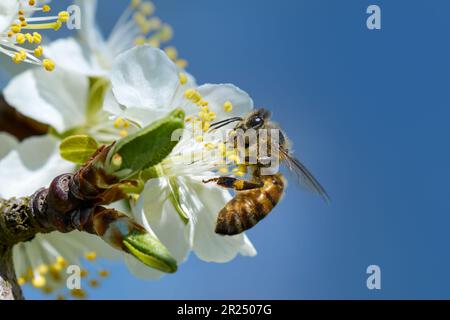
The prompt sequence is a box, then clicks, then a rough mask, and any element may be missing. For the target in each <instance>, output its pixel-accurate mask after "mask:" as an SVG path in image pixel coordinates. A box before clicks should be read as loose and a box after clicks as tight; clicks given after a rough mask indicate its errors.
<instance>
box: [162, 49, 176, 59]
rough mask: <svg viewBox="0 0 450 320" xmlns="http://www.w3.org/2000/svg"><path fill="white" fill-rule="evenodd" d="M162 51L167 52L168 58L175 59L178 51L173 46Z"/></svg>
mask: <svg viewBox="0 0 450 320" xmlns="http://www.w3.org/2000/svg"><path fill="white" fill-rule="evenodd" d="M164 52H165V53H166V54H167V56H168V57H169V59H170V60H173V61H174V60H176V59H177V57H178V51H177V49H176V48H175V47H166V48H165V49H164Z"/></svg>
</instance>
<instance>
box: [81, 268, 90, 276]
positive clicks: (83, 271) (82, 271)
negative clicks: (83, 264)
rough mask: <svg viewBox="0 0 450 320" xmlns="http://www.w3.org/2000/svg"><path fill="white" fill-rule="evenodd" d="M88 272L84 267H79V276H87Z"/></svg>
mask: <svg viewBox="0 0 450 320" xmlns="http://www.w3.org/2000/svg"><path fill="white" fill-rule="evenodd" d="M88 273H89V272H88V271H87V270H86V269H81V271H80V276H81V277H82V278H85V277H87V275H88Z"/></svg>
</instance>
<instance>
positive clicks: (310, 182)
mask: <svg viewBox="0 0 450 320" xmlns="http://www.w3.org/2000/svg"><path fill="white" fill-rule="evenodd" d="M279 151H280V153H281V159H282V160H283V161H284V163H285V164H286V166H287V167H288V169H289V171H291V172H292V173H294V174H295V175H296V176H297V181H298V182H299V183H300V184H301V185H302V186H305V187H306V188H307V189H308V190H310V191H312V192H314V193H317V194H319V195H320V196H321V197H322V198H323V199H324V200H325V201H326V202H327V203H329V202H330V197H329V195H328V194H327V192H326V191H325V189H324V188H323V187H322V186H321V184H320V183H319V181H317V180H316V178H314V176H313V175H312V173H311V172H309V170H308V169H307V168H306V167H305V166H304V165H303V164H302V163H301V162H300V161H299V160H297V159H296V158H294V157H293V156H292V155H290V154H289V152H288V151H287V150H286V149H284V148H282V147H280V150H279Z"/></svg>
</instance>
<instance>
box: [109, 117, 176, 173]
mask: <svg viewBox="0 0 450 320" xmlns="http://www.w3.org/2000/svg"><path fill="white" fill-rule="evenodd" d="M183 126H184V112H183V111H182V110H180V109H176V110H174V111H172V112H171V113H170V114H169V115H168V116H167V117H165V118H163V119H161V120H159V121H156V122H154V123H152V124H151V125H149V126H147V127H144V128H143V129H141V130H139V131H137V132H136V133H134V134H132V135H129V136H127V137H126V138H123V139H121V140H119V141H118V142H117V143H116V144H115V145H114V146H113V147H112V148H111V150H110V151H109V153H108V159H107V162H106V170H107V171H108V172H109V173H111V174H114V175H116V176H117V177H119V178H120V179H125V178H127V177H130V176H132V175H134V174H136V173H139V172H140V171H141V170H143V169H146V168H149V167H152V166H155V165H157V164H159V163H160V162H161V161H162V160H164V158H166V157H167V156H168V155H169V154H170V152H171V151H172V149H173V148H174V147H175V146H176V144H177V143H178V140H175V139H173V138H172V133H173V132H174V131H175V130H178V129H182V128H183Z"/></svg>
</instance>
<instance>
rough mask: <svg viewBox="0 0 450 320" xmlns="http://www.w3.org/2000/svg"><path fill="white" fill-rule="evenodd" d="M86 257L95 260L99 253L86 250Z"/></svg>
mask: <svg viewBox="0 0 450 320" xmlns="http://www.w3.org/2000/svg"><path fill="white" fill-rule="evenodd" d="M116 155H117V156H119V157H120V155H119V154H118V153H116V154H115V155H114V156H116ZM113 161H114V160H113ZM84 257H85V258H86V260H89V261H93V260H95V259H96V258H97V253H96V252H95V251H90V252H86V253H85V254H84Z"/></svg>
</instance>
